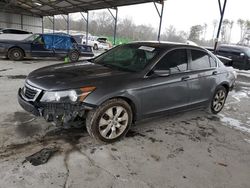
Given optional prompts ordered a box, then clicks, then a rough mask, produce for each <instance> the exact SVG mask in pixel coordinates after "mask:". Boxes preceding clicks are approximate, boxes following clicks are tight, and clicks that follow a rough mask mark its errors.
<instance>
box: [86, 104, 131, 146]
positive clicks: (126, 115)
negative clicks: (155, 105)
mask: <svg viewBox="0 0 250 188" xmlns="http://www.w3.org/2000/svg"><path fill="white" fill-rule="evenodd" d="M131 124H132V109H131V107H130V105H129V104H128V103H127V102H126V101H124V100H122V99H111V100H109V101H107V102H105V103H103V104H102V105H101V106H99V107H98V108H97V109H95V110H92V111H90V112H88V115H87V118H86V127H87V131H88V133H89V134H90V136H92V137H93V138H94V139H95V140H97V141H98V142H106V143H112V142H115V141H117V140H120V139H121V138H122V137H124V136H125V135H126V133H127V132H128V130H129V128H130V126H131Z"/></svg>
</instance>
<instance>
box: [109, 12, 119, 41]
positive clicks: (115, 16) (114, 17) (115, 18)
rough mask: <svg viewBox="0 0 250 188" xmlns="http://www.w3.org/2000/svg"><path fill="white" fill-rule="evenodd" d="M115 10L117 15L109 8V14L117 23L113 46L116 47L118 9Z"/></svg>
mask: <svg viewBox="0 0 250 188" xmlns="http://www.w3.org/2000/svg"><path fill="white" fill-rule="evenodd" d="M114 10H115V15H114V14H113V13H112V12H111V10H110V9H109V8H108V11H109V13H110V14H111V16H112V17H113V19H114V21H115V27H114V39H113V45H116V31H117V18H118V8H117V7H115V8H114Z"/></svg>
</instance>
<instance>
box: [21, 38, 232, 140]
mask: <svg viewBox="0 0 250 188" xmlns="http://www.w3.org/2000/svg"><path fill="white" fill-rule="evenodd" d="M235 79H236V75H235V72H234V71H233V68H231V67H225V66H224V65H223V63H221V61H220V60H219V59H218V58H217V57H216V56H215V55H213V54H212V53H210V52H209V51H207V50H205V49H203V48H200V47H196V46H190V45H185V44H174V43H154V42H136V43H130V44H126V45H120V46H117V47H115V48H113V49H111V50H109V51H107V52H105V53H103V54H102V55H100V56H98V57H96V58H94V59H91V60H90V61H83V62H79V63H75V64H67V65H65V64H58V65H53V66H48V67H44V68H41V69H38V70H35V71H33V72H31V73H30V74H29V75H28V77H27V79H26V83H25V86H24V87H23V88H20V89H19V92H18V101H19V103H20V105H21V106H22V107H23V108H24V109H25V110H26V111H28V112H30V113H32V114H34V115H36V116H43V117H44V118H45V119H46V120H47V121H53V122H55V123H56V124H59V125H63V124H66V125H67V124H70V123H73V122H76V120H81V121H85V122H86V127H87V130H88V132H89V134H90V135H91V136H93V137H94V138H95V139H96V140H99V141H103V142H114V141H116V140H118V139H120V138H121V137H123V136H124V135H125V134H126V133H127V131H128V130H129V128H130V126H131V124H132V122H135V121H138V120H141V119H143V118H147V117H151V116H154V115H158V114H162V113H171V112H179V111H186V110H188V109H196V108H207V109H208V110H209V111H211V112H212V113H214V114H216V113H219V112H220V111H221V110H222V108H223V105H224V103H225V101H226V97H227V94H228V92H229V91H230V90H231V89H232V88H233V86H234V83H235ZM81 121H80V122H81Z"/></svg>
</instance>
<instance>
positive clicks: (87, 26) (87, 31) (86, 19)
mask: <svg viewBox="0 0 250 188" xmlns="http://www.w3.org/2000/svg"><path fill="white" fill-rule="evenodd" d="M80 13H81V15H82V18H83V19H84V20H85V22H86V42H85V43H86V44H88V38H89V12H88V11H87V12H86V13H87V18H86V17H85V16H84V15H83V13H82V12H80Z"/></svg>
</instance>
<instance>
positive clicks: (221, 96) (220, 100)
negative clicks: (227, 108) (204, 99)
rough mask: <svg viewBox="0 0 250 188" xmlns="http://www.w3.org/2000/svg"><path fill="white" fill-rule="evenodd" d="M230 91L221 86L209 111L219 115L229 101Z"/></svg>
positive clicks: (216, 91)
mask: <svg viewBox="0 0 250 188" xmlns="http://www.w3.org/2000/svg"><path fill="white" fill-rule="evenodd" d="M227 94H228V91H227V89H226V88H225V87H224V86H219V87H218V88H217V89H216V90H215V93H214V95H213V98H212V100H211V102H210V106H209V111H210V112H211V113H213V114H218V113H219V112H220V111H221V110H222V109H223V107H224V104H225V102H226V99H227Z"/></svg>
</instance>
